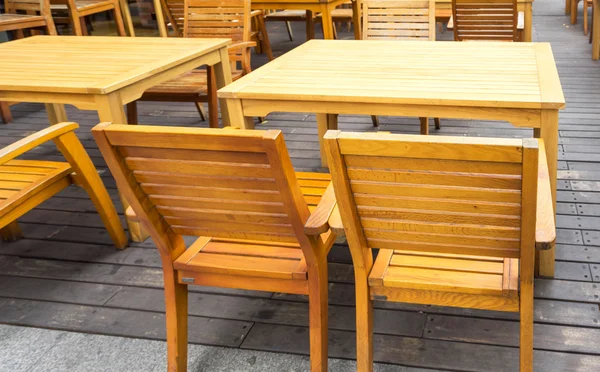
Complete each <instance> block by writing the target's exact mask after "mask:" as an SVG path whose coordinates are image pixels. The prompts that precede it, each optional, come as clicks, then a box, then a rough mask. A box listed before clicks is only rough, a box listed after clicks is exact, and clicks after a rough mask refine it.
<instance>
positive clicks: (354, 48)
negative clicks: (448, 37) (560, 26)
mask: <svg viewBox="0 0 600 372" xmlns="http://www.w3.org/2000/svg"><path fill="white" fill-rule="evenodd" d="M219 97H223V98H238V99H258V100H294V101H318V102H357V103H384V104H417V105H450V106H472V107H475V106H476V107H509V108H530V109H541V108H547V109H559V108H562V107H564V105H565V99H564V96H563V92H562V88H561V85H560V80H559V77H558V72H557V70H556V65H555V63H554V57H553V55H552V50H551V49H550V44H547V43H500V42H464V43H457V42H431V41H395V40H392V41H371V40H369V41H365V40H311V41H309V42H307V43H305V44H303V45H301V46H299V47H298V48H296V49H294V50H292V51H290V52H288V53H287V54H285V55H283V56H281V57H279V58H277V59H276V60H274V61H273V62H270V63H268V64H266V65H265V66H263V67H261V68H259V69H257V70H255V71H253V72H252V73H250V74H248V75H246V76H245V77H243V78H241V79H239V80H237V81H236V82H234V83H232V84H230V85H228V86H226V87H225V88H222V89H220V90H219Z"/></svg>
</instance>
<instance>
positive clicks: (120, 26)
mask: <svg viewBox="0 0 600 372" xmlns="http://www.w3.org/2000/svg"><path fill="white" fill-rule="evenodd" d="M113 12H114V14H115V23H116V24H117V33H118V34H119V36H127V33H126V32H125V24H124V23H123V14H122V12H121V7H120V6H119V4H115V8H114V9H113Z"/></svg>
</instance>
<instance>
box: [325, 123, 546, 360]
mask: <svg viewBox="0 0 600 372" xmlns="http://www.w3.org/2000/svg"><path fill="white" fill-rule="evenodd" d="M325 148H326V151H327V157H328V160H329V169H330V171H331V175H332V182H333V186H334V189H335V195H336V198H337V201H338V205H337V206H338V207H339V213H340V215H341V221H342V222H343V230H345V233H346V238H347V240H348V244H349V246H350V251H351V254H352V261H353V264H354V275H355V283H356V284H355V285H356V328H357V359H358V360H357V363H358V371H361V372H364V371H372V363H373V343H372V342H373V338H372V337H373V309H372V303H371V299H375V300H380V301H394V302H407V303H416V304H427V305H438V306H453V307H465V308H474V309H484V310H494V311H510V312H519V313H520V317H521V321H520V344H521V346H520V350H521V352H520V354H521V356H520V366H521V372H531V371H532V370H533V369H532V368H533V367H532V364H533V275H534V261H535V259H534V258H535V248H536V243H537V244H538V245H539V247H540V248H546V249H547V248H550V247H551V246H552V244H554V239H555V235H556V232H555V226H554V211H553V206H552V194H551V190H550V183H549V177H548V166H547V163H546V154H545V151H544V147H543V142H541V141H540V142H539V145H538V140H535V139H493V138H465V137H442V136H439V137H438V136H436V137H423V136H411V135H381V134H367V133H343V132H340V131H329V132H328V133H327V134H326V136H325ZM350 185H351V186H350ZM332 217H333V216H332ZM335 220H336V219H335V218H332V220H330V226H331V228H332V230H334V231H338V230H339V228H340V226H338V225H339V224H337V223H335V222H334V221H335ZM375 248H378V249H379V253H378V255H377V258H376V259H375V260H373V256H372V252H371V251H372V249H375ZM473 357H474V358H476V357H477V356H473Z"/></svg>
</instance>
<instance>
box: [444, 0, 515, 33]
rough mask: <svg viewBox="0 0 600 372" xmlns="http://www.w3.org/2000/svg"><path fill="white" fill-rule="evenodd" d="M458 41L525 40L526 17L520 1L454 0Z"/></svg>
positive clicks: (452, 20) (453, 10)
mask: <svg viewBox="0 0 600 372" xmlns="http://www.w3.org/2000/svg"><path fill="white" fill-rule="evenodd" d="M448 28H450V29H454V40H455V41H470V40H493V41H520V40H522V39H523V36H522V34H523V29H524V13H523V12H519V11H518V10H517V0H452V19H451V22H450V24H449V25H448Z"/></svg>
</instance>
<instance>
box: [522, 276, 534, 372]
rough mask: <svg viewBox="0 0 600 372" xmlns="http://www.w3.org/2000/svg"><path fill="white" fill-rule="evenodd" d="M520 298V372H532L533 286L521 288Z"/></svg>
mask: <svg viewBox="0 0 600 372" xmlns="http://www.w3.org/2000/svg"><path fill="white" fill-rule="evenodd" d="M520 296H521V297H520V299H519V300H520V302H521V305H520V310H519V313H520V318H521V319H520V332H519V333H520V335H519V342H520V349H519V365H520V372H533V285H527V286H522V288H521V293H520Z"/></svg>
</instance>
